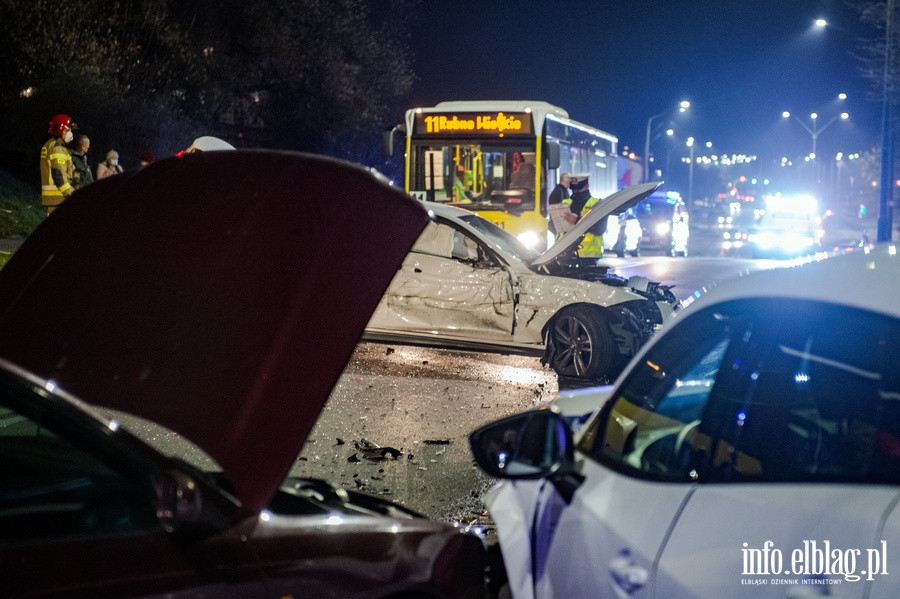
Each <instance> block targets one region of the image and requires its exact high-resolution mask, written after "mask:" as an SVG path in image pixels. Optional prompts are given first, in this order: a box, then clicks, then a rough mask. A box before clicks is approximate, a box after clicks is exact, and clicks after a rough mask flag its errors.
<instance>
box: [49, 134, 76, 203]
mask: <svg viewBox="0 0 900 599" xmlns="http://www.w3.org/2000/svg"><path fill="white" fill-rule="evenodd" d="M74 174H75V169H74V167H73V166H72V154H71V152H70V151H69V148H68V147H66V144H65V142H64V141H63V140H62V139H60V138H59V137H51V138H50V139H48V140H47V142H46V143H45V144H44V145H43V147H42V148H41V203H42V204H43V205H44V206H45V207H47V209H48V212H49V211H52V209H53V208H55V207H56V206H58V205H59V204H61V203H62V201H63V200H64V199H65V198H67V197H69V196H70V195H72V192H73V191H75V189H74V188H73V187H72V178H73V176H74Z"/></svg>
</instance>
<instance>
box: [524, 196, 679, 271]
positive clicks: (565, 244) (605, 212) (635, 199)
mask: <svg viewBox="0 0 900 599" xmlns="http://www.w3.org/2000/svg"><path fill="white" fill-rule="evenodd" d="M660 185H662V181H653V182H650V183H641V184H640V185H632V186H631V187H626V188H625V189H620V190H619V191H617V192H615V193H613V194H610V195H608V196H606V197H605V198H603V199H602V200H600V201H599V202H597V203H596V204H594V207H593V208H591V210H590V212H588V213H587V214H585V215H584V216H583V217H582V218H581V220H579V221H578V222H577V223H576V224H575V226H574V227H572V229H571V230H570V231H568V232H567V233H566V234H565V235H563V236H562V237H560V238H559V239H558V240H557V242H556V243H554V244H553V245H551V246H550V247H549V248H547V251H545V252H544V253H543V254H541V255H540V256H538V257H537V258H536V259H535V260H533V261H532V262H531V265H532V266H541V265H543V264H546V263H548V262H550V261H552V260H555V259H556V258H558V257H559V256H560V255H562V254H565V253H569V252H574V251H575V250H576V249H578V244H579V243H581V240H582V239H583V238H584V236H585V234H586V233H587V232H588V230H589V229H590V228H591V227H593V226H594V225H596V224H597V223H598V222H600V220H601V219H603V218H605V217H607V216H609V215H610V214H620V213H622V212H625V211H626V210H628V209H629V208H631V207H632V206H635V205H637V204H638V203H640V202H641V201H642V200H644V199H646V198H647V196H649V195H650V194H651V193H653V192H654V191H656V190H657V188H659V186H660Z"/></svg>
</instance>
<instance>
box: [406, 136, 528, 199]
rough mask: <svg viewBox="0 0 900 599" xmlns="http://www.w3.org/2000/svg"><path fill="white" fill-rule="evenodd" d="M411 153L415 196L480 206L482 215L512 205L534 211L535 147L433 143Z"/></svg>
mask: <svg viewBox="0 0 900 599" xmlns="http://www.w3.org/2000/svg"><path fill="white" fill-rule="evenodd" d="M412 152H413V156H412V161H411V163H412V168H413V173H412V174H413V177H412V179H413V181H415V182H416V185H415V187H414V189H412V191H415V192H419V193H420V194H422V195H424V199H426V200H429V201H436V202H449V203H455V204H471V203H477V204H479V207H478V208H479V209H480V210H486V209H496V210H504V209H506V208H508V207H509V206H510V204H513V205H514V206H515V207H517V208H519V209H522V210H533V209H534V201H535V193H534V190H535V175H536V172H535V152H534V147H533V144H532V145H530V146H529V145H521V144H514V145H510V146H507V147H504V146H498V145H496V143H493V144H491V145H482V144H480V143H467V144H458V143H457V144H454V143H448V144H436V143H429V144H423V145H418V144H416V145H414V146H413V148H412ZM423 192H424V193H423Z"/></svg>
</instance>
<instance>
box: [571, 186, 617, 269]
mask: <svg viewBox="0 0 900 599" xmlns="http://www.w3.org/2000/svg"><path fill="white" fill-rule="evenodd" d="M588 178H589V177H588V175H571V176H570V177H569V189H571V190H572V197H570V198H567V199H564V200H563V201H562V203H563V204H568V205H569V210H571V211H572V212H573V213H574V214H575V216H576V217H577V218H579V219H580V218H582V217H583V216H584V215H585V214H587V213H588V212H590V211H591V208H593V207H594V204H596V203H597V202H599V201H600V198H595V197H593V196H592V195H591V187H590V182H589V181H588ZM606 220H607V219H606V218H602V219H600V222H598V223H597V224H596V225H594V226H593V227H591V228H590V229H589V230H588V232H587V234H586V235H585V236H584V240H583V241H582V242H581V247H580V248H579V249H578V255H579V256H583V257H586V258H587V257H590V258H602V257H603V233H604V232H605V231H606Z"/></svg>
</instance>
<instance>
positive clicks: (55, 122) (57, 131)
mask: <svg viewBox="0 0 900 599" xmlns="http://www.w3.org/2000/svg"><path fill="white" fill-rule="evenodd" d="M75 127H76V126H75V123H73V122H72V117H70V116H68V115H65V114H58V115H56V116H55V117H53V118H52V119H50V128H49V129H47V132H48V133H51V134H53V135H62V133H63V129H75Z"/></svg>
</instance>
